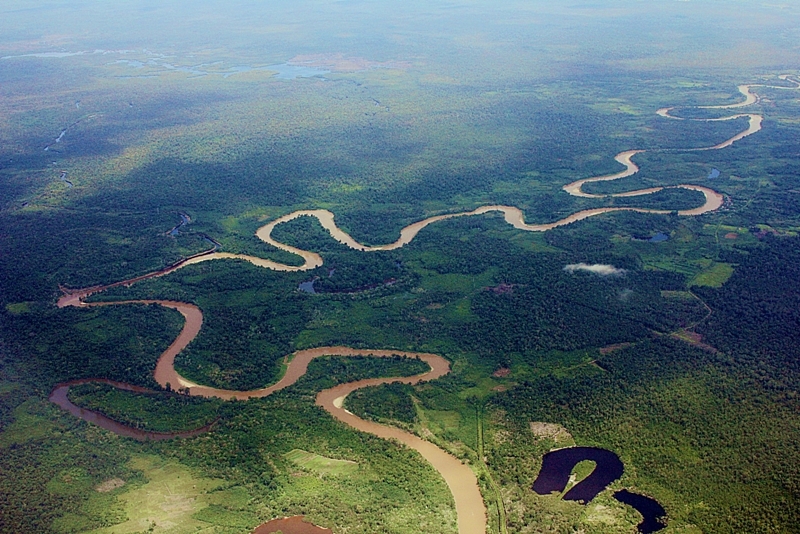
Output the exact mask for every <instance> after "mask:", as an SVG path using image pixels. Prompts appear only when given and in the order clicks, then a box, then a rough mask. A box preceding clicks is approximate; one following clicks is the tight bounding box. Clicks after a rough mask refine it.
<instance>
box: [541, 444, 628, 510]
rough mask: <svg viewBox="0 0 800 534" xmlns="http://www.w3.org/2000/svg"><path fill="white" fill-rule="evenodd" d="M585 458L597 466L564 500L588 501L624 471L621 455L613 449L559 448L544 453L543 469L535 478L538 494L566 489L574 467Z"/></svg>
mask: <svg viewBox="0 0 800 534" xmlns="http://www.w3.org/2000/svg"><path fill="white" fill-rule="evenodd" d="M584 460H590V461H593V462H595V463H596V464H597V466H596V467H595V470H594V471H592V472H591V474H589V476H588V477H586V478H585V479H583V480H582V481H580V482H578V483H577V484H576V485H575V486H573V488H572V489H570V490H569V491H568V492H567V493H566V495H564V499H565V500H568V501H581V502H583V503H588V502H589V501H591V500H592V499H594V498H595V497H597V494H598V493H600V492H601V491H603V490H604V489H606V486H608V485H609V484H611V483H612V482H614V481H615V480H617V479H618V478H619V477H621V476H622V473H623V472H624V471H625V467H624V466H623V465H622V461H620V459H619V456H617V455H616V454H614V453H613V452H611V451H607V450H605V449H599V448H596V447H570V448H567V449H559V450H557V451H551V452H548V453H547V454H545V455H544V458H543V459H542V469H541V471H539V476H538V477H536V480H535V481H534V482H533V491H535V492H536V493H538V494H539V495H548V494H550V493H553V492H559V493H560V492H562V491H564V489H565V488H566V487H567V483H568V482H569V476H570V474H571V473H572V470H573V469H574V468H575V466H576V465H578V464H579V463H580V462H582V461H584Z"/></svg>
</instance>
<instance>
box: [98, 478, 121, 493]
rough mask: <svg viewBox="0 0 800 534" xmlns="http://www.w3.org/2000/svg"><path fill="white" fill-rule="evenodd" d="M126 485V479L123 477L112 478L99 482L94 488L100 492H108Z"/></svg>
mask: <svg viewBox="0 0 800 534" xmlns="http://www.w3.org/2000/svg"><path fill="white" fill-rule="evenodd" d="M124 485H125V481H124V480H122V479H121V478H110V479H108V480H106V481H105V482H103V483H102V484H99V485H98V486H97V487H95V488H94V490H95V491H96V492H98V493H108V492H110V491H114V490H115V489H118V488H121V487H122V486H124Z"/></svg>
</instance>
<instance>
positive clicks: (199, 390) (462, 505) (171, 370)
mask: <svg viewBox="0 0 800 534" xmlns="http://www.w3.org/2000/svg"><path fill="white" fill-rule="evenodd" d="M780 79H781V80H783V81H784V82H787V83H791V84H793V86H792V87H788V86H767V85H763V84H761V85H740V86H739V87H738V89H739V92H740V93H741V94H742V95H743V96H744V97H745V99H744V101H742V102H739V103H736V104H728V105H719V106H704V107H703V108H704V109H734V108H743V107H746V106H749V105H751V104H754V103H757V102H758V101H759V96H758V95H757V94H756V93H754V92H753V91H752V88H753V87H769V88H774V89H798V88H800V82H798V81H797V80H795V79H793V78H791V77H790V76H789V75H784V76H780ZM673 110H674V108H662V109H659V110H658V111H657V113H658V115H659V116H661V117H664V118H665V119H672V120H693V121H704V122H716V121H723V120H733V119H738V118H745V117H746V118H748V127H747V129H746V130H744V131H742V132H740V133H738V134H736V135H735V136H733V137H731V138H730V139H727V140H726V141H723V142H722V143H719V144H717V145H714V146H711V147H703V148H688V149H680V150H671V152H679V151H680V152H694V151H706V150H721V149H724V148H726V147H729V146H731V145H733V144H734V143H736V142H737V141H740V140H741V139H744V138H745V137H747V136H749V135H752V134H754V133H756V132H758V131H759V130H761V127H762V120H763V117H762V116H761V115H758V114H752V113H741V114H736V115H732V116H729V117H723V118H716V119H681V118H680V117H677V116H675V115H673ZM643 152H645V151H644V150H626V151H624V152H621V153H619V154H617V155H616V157H615V158H614V159H615V160H616V161H617V162H619V163H621V164H622V165H623V166H625V170H623V171H621V172H619V173H615V174H610V175H604V176H595V177H592V178H585V179H582V180H578V181H575V182H572V183H570V184H567V185H565V186H564V187H563V189H564V191H566V192H567V193H569V194H570V195H573V196H579V197H584V198H604V197H633V196H640V195H647V194H652V193H655V192H657V191H661V190H662V189H664V187H654V188H649V189H641V190H636V191H629V192H626V193H617V194H612V195H594V194H590V193H586V192H584V191H583V189H582V188H583V185H584V184H587V183H591V182H599V181H610V180H618V179H621V178H625V177H628V176H632V175H634V174H636V173H637V172H638V171H639V167H638V166H637V165H636V164H635V163H634V162H633V157H634V156H635V155H636V154H640V153H643ZM672 187H674V188H680V189H688V190H693V191H699V192H701V193H703V195H704V197H705V202H704V203H703V205H702V206H699V207H697V208H694V209H689V210H681V211H678V215H682V216H698V215H702V214H704V213H709V212H712V211H716V210H718V209H719V208H720V207H722V205H723V200H724V199H723V196H722V195H721V194H720V193H718V192H716V191H714V190H713V189H710V188H708V187H703V186H699V185H693V184H681V185H676V186H672ZM495 211H498V212H501V213H503V216H504V218H505V221H506V222H507V223H508V224H510V225H512V226H513V227H514V228H517V229H519V230H523V231H528V232H544V231H547V230H551V229H553V228H557V227H559V226H564V225H567V224H571V223H573V222H576V221H580V220H583V219H586V218H588V217H593V216H596V215H601V214H604V213H611V212H615V211H635V212H640V213H657V214H666V213H670V211H669V210H657V209H649V208H636V207H607V208H595V209H587V210H582V211H579V212H577V213H574V214H572V215H570V216H568V217H566V218H564V219H561V220H558V221H555V222H553V223H548V224H527V223H525V217H524V214H523V213H522V211H521V210H520V209H519V208H516V207H513V206H495V205H492V206H482V207H479V208H477V209H475V210H473V211H468V212H461V213H451V214H445V215H436V216H433V217H429V218H427V219H424V220H421V221H418V222H416V223H413V224H410V225H409V226H406V227H405V228H403V229H402V230H401V231H400V238H399V239H398V240H397V241H395V242H394V243H390V244H387V245H380V246H373V247H369V246H366V245H362V244H361V243H359V242H357V241H356V240H355V239H353V238H352V237H351V236H350V235H349V234H347V233H346V232H344V231H343V230H342V229H340V228H339V227H338V226H336V223H335V222H334V215H333V213H331V212H330V211H327V210H300V211H295V212H293V213H290V214H288V215H284V216H283V217H280V218H278V219H276V220H274V221H272V222H270V223H268V224H266V225H264V226H262V227H261V228H259V229H258V231H257V232H256V235H257V236H258V237H259V238H260V239H261V240H262V241H264V242H265V243H267V244H269V245H272V246H275V247H276V248H279V249H281V250H284V251H287V252H291V253H293V254H297V255H299V256H301V257H302V258H303V260H304V261H303V264H302V265H300V266H290V265H285V264H282V263H277V262H274V261H272V260H266V259H263V258H258V257H254V256H246V255H242V254H230V253H225V252H216V247H215V248H214V249H212V250H209V251H207V252H205V253H201V254H197V255H195V256H192V257H190V258H187V259H186V260H183V261H181V262H178V263H176V264H174V265H172V266H170V267H168V268H166V269H163V270H161V271H156V272H153V273H149V274H145V275H141V276H137V277H135V278H131V279H129V280H125V281H121V282H117V283H114V284H109V285H106V286H95V287H89V288H84V289H78V290H66V289H65V290H64V293H65V294H64V296H63V297H62V298H61V299H59V301H58V306H59V307H64V306H81V307H83V306H108V305H119V304H134V303H141V304H159V305H161V306H166V307H169V308H173V309H176V310H178V311H179V312H180V313H181V314H182V315H183V316H184V318H185V320H186V322H185V324H184V327H183V329H182V330H181V332H180V334H179V335H178V337H177V338H176V339H175V341H173V343H172V344H171V345H170V346H169V348H168V349H167V350H166V351H165V352H164V353H163V354H162V355H161V357H160V358H159V360H158V363H157V365H156V369H155V379H156V381H157V382H158V383H159V384H160V385H161V386H163V387H166V385H167V384H170V385H171V386H172V387H173V388H178V387H180V388H188V393H189V394H190V395H197V396H204V397H221V398H223V399H233V398H236V399H247V398H250V397H264V396H267V395H270V394H271V393H273V392H275V391H278V390H280V389H283V388H285V387H288V386H290V385H291V384H293V383H294V382H296V381H297V380H298V379H299V378H300V377H301V376H302V375H303V374H305V372H306V369H307V367H308V363H309V362H310V361H311V360H313V359H314V358H317V357H320V356H373V357H387V356H391V355H394V354H397V355H401V356H410V357H418V358H420V359H422V360H423V361H425V362H426V363H427V364H428V365H429V366H430V368H431V370H430V371H428V372H427V373H423V374H421V375H416V376H411V377H399V378H379V379H369V380H359V381H357V382H350V383H347V384H340V385H338V386H336V387H334V388H331V389H327V390H324V391H321V392H320V393H319V394H318V395H317V399H316V403H317V405H319V406H321V407H322V408H324V409H325V410H326V411H327V412H328V413H330V414H331V415H332V416H333V417H335V418H336V419H338V420H339V421H342V422H343V423H345V424H347V425H349V426H351V427H353V428H355V429H357V430H361V431H363V432H369V433H371V434H374V435H376V436H378V437H381V438H384V439H395V440H397V441H400V442H402V443H404V444H405V445H407V446H409V447H411V448H412V449H414V450H416V451H417V452H419V453H420V454H421V455H422V456H423V457H424V458H425V459H426V460H427V461H428V462H430V463H431V465H432V466H433V467H434V468H435V469H436V470H437V471H438V472H439V473H440V474H441V475H442V477H443V478H444V480H445V482H446V483H447V485H448V487H449V488H450V491H451V492H452V494H453V498H454V500H455V504H456V512H457V515H458V532H459V534H485V532H486V508H485V506H484V502H483V498H482V497H481V494H480V490H479V487H478V481H477V478H476V476H475V473H474V472H473V471H472V469H471V468H470V467H468V466H466V465H464V464H462V463H461V461H459V460H458V459H457V458H455V457H454V456H452V455H450V454H449V453H447V452H445V451H443V450H441V449H439V448H438V447H437V446H435V445H433V444H432V443H430V442H428V441H425V440H423V439H421V438H419V437H417V436H415V435H413V434H411V433H408V432H405V431H403V430H400V429H399V428H395V427H390V426H384V425H379V424H377V423H372V422H369V421H365V420H363V419H360V418H359V417H356V416H355V415H353V414H352V413H350V412H348V411H347V410H345V409H344V408H343V401H344V398H345V397H346V396H347V395H348V394H349V393H351V392H353V391H355V390H356V389H359V388H363V387H367V386H372V385H378V384H386V383H390V382H404V383H407V384H416V383H419V382H423V381H428V380H435V379H437V378H439V377H441V376H443V375H445V374H447V373H448V372H449V371H450V364H449V362H448V361H447V360H445V359H444V358H442V357H441V356H438V355H436V354H425V353H414V352H404V351H395V350H377V349H376V350H371V349H370V350H362V349H354V348H350V347H318V348H313V349H306V350H302V351H298V352H296V353H295V355H294V359H293V360H292V361H291V363H290V365H289V367H288V369H287V372H286V374H285V376H284V377H283V378H282V379H281V380H280V381H279V382H277V383H276V384H273V385H272V386H269V387H265V388H262V389H257V390H253V391H230V390H222V389H216V388H211V387H207V386H202V385H199V384H195V383H192V382H190V381H188V380H186V379H185V378H183V377H181V376H180V375H179V374H178V372H177V371H176V370H175V367H174V360H175V356H176V355H177V354H178V353H180V352H181V351H182V350H183V349H184V348H185V347H186V346H187V345H188V344H189V343H190V342H191V341H192V340H193V339H194V338H195V337H196V336H197V334H198V333H199V332H200V328H201V326H202V323H203V314H202V312H201V311H200V309H199V308H198V307H197V306H194V305H192V304H188V303H183V302H174V301H166V300H130V301H119V302H103V303H86V302H84V299H85V298H87V297H89V296H90V295H92V294H95V293H99V292H101V291H104V290H106V289H109V288H111V287H118V286H122V285H131V284H133V283H136V282H139V281H141V280H146V279H148V278H153V277H157V276H164V275H166V274H169V273H171V272H173V271H175V270H177V269H180V268H182V267H185V266H187V265H192V264H195V263H200V262H204V261H210V260H217V259H240V260H245V261H248V262H250V263H252V264H254V265H256V266H259V267H264V268H267V269H273V270H276V271H305V270H310V269H314V268H316V267H319V266H321V265H322V263H323V260H322V257H321V256H320V255H319V254H317V253H316V252H311V251H305V250H301V249H298V248H295V247H292V246H290V245H287V244H284V243H280V242H278V241H276V240H275V239H273V238H272V230H273V229H274V228H275V227H276V226H278V225H279V224H282V223H285V222H288V221H291V220H293V219H296V218H297V217H302V216H310V217H315V218H316V219H317V220H318V221H319V222H320V224H321V225H322V226H323V228H325V229H326V230H327V231H328V232H329V233H330V234H331V236H332V237H333V238H334V239H336V240H337V241H339V242H341V243H343V244H345V245H347V246H348V247H350V248H353V249H356V250H361V251H364V252H369V251H376V250H395V249H398V248H401V247H403V246H405V245H407V244H408V243H410V242H411V241H412V240H413V239H414V237H416V235H417V234H418V233H419V232H420V231H421V230H422V229H423V228H425V227H426V226H428V225H429V224H433V223H435V222H438V221H442V220H445V219H451V218H455V217H468V216H473V215H483V214H485V213H489V212H495ZM87 381H92V380H90V379H87V380H86V381H81V382H87ZM103 382H105V383H107V384H111V385H113V386H115V387H120V388H123V389H131V388H133V386H128V385H126V384H120V383H115V382H111V381H103ZM74 383H75V382H72V383H69V384H61V385H59V386H57V387H56V389H55V390H54V391H53V393H52V394H51V400H53V401H54V402H57V403H58V404H59V405H60V406H62V407H63V408H65V409H67V410H69V411H70V413H72V414H74V415H76V416H77V417H81V418H83V419H86V420H88V421H92V422H97V423H98V424H101V423H100V421H101V420H102V418H103V417H104V416H102V415H101V414H97V413H95V412H91V411H88V410H81V409H80V408H79V407H77V406H75V405H72V404H71V403H70V402H69V400H68V399H67V398H66V394H67V391H68V389H69V385H70V384H74ZM98 416H99V417H98ZM105 419H108V418H105ZM109 421H110V420H109ZM112 423H113V422H112ZM116 425H117V426H113V425H110V424H101V426H104V427H105V428H108V429H109V430H111V431H113V432H117V433H119V434H121V435H128V436H130V434H129V433H127V434H126V432H125V430H124V429H125V428H126V427H124V425H119V423H116ZM205 430H207V428H203V429H198V430H197V431H196V432H199V431H205ZM151 434H152V435H151V436H150V438H151V439H160V438H159V437H158V436H157V435H155V434H154V433H151ZM184 434H185V433H184ZM184 434H172V435H167V434H164V435H163V437H175V436H177V435H184ZM189 435H191V433H189ZM130 437H137V436H130ZM163 437H162V438H161V439H163ZM187 437H188V435H187ZM139 438H140V439H141V437H139Z"/></svg>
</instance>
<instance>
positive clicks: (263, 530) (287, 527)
mask: <svg viewBox="0 0 800 534" xmlns="http://www.w3.org/2000/svg"><path fill="white" fill-rule="evenodd" d="M275 532H282V533H283V534H333V531H332V530H331V529H329V528H323V527H318V526H317V525H315V524H313V523H308V522H306V521H305V520H304V518H303V516H302V515H296V516H294V517H284V518H283V519H273V520H272V521H267V522H266V523H264V524H263V525H259V526H258V527H256V529H255V530H254V531H253V533H252V534H274V533H275Z"/></svg>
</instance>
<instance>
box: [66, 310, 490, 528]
mask: <svg viewBox="0 0 800 534" xmlns="http://www.w3.org/2000/svg"><path fill="white" fill-rule="evenodd" d="M68 297H71V295H69V296H68ZM121 304H158V305H161V306H165V307H167V308H172V309H175V310H178V311H179V312H180V313H181V314H182V315H183V317H184V319H185V322H184V326H183V329H181V332H180V334H178V337H177V338H176V339H175V341H173V342H172V344H171V345H170V346H169V347H168V348H167V350H165V351H164V352H163V353H162V354H161V356H160V357H159V359H158V362H157V363H156V370H155V373H154V376H155V380H156V382H158V383H159V385H161V386H162V387H164V388H167V387H168V386H169V388H175V387H179V388H182V389H183V390H184V391H186V393H187V394H189V395H193V396H201V397H219V398H222V399H226V400H231V399H241V400H244V399H249V398H255V397H266V396H268V395H271V394H272V393H274V392H276V391H279V390H281V389H284V388H286V387H289V386H291V385H292V384H294V383H295V382H297V380H298V379H300V377H302V376H303V375H304V374H305V373H306V371H307V370H308V364H309V363H310V362H311V361H312V360H313V359H314V358H319V357H323V356H371V357H377V358H388V357H392V356H395V355H397V356H405V357H409V358H418V359H420V360H422V361H424V362H425V363H427V364H428V366H429V367H430V370H429V371H427V372H425V373H422V374H419V375H414V376H409V377H390V378H372V379H366V380H359V381H356V382H349V383H346V384H340V385H338V386H336V387H333V388H330V389H326V390H323V391H321V392H320V393H319V394H318V395H317V398H316V404H317V405H318V406H320V407H322V408H323V409H324V410H325V411H327V412H328V413H329V414H331V415H332V416H333V417H335V418H336V419H338V420H339V421H341V422H343V423H345V424H347V425H349V426H351V427H353V428H355V429H357V430H360V431H362V432H368V433H370V434H373V435H375V436H378V437H380V438H383V439H395V440H397V441H399V442H401V443H404V444H405V445H407V446H409V447H411V448H412V449H414V450H416V451H417V452H419V453H420V454H421V455H422V457H423V458H425V460H427V461H428V462H429V463H430V464H431V465H432V466H433V467H434V469H436V470H437V471H438V472H439V473H440V474H441V475H442V478H444V480H445V482H446V483H447V486H448V487H449V489H450V492H451V493H452V495H453V499H454V501H455V505H456V513H457V520H458V532H459V533H460V534H484V533H485V531H486V508H485V506H484V503H483V497H482V496H481V493H480V489H479V487H478V480H477V478H476V476H475V473H473V471H472V469H470V468H469V467H468V466H466V465H464V464H463V463H461V461H460V460H458V459H457V458H456V457H454V456H452V455H450V454H449V453H447V452H445V451H443V450H442V449H440V448H439V447H437V446H436V445H434V444H432V443H430V442H428V441H425V440H422V439H420V438H418V437H417V436H415V435H413V434H410V433H408V432H405V431H403V430H400V429H399V428H395V427H389V426H384V425H379V424H377V423H372V422H369V421H365V420H363V419H361V418H359V417H356V416H355V415H353V414H352V413H350V412H348V411H347V410H345V409H344V408H343V401H344V398H345V397H346V396H347V395H348V394H350V393H352V392H353V391H355V390H357V389H360V388H364V387H369V386H377V385H381V384H389V383H396V382H400V383H404V384H417V383H419V382H425V381H428V380H435V379H437V378H440V377H442V376H444V375H446V374H447V373H449V372H450V363H449V362H448V361H447V360H445V359H444V358H442V357H441V356H439V355H437V354H429V353H423V352H406V351H397V350H370V349H355V348H351V347H318V348H313V349H306V350H300V351H297V352H295V353H293V358H292V359H291V362H290V363H289V365H288V367H287V370H286V373H285V374H284V376H283V377H282V378H281V379H280V380H279V381H278V382H276V383H275V384H273V385H272V386H269V387H266V388H261V389H256V390H252V391H233V390H226V389H218V388H212V387H208V386H201V385H198V384H195V383H193V382H190V381H188V380H186V379H185V378H183V377H182V376H181V375H180V374H179V373H178V372H177V371H176V370H175V367H174V363H175V356H176V355H177V354H178V353H180V351H182V350H183V349H184V348H185V347H186V346H187V345H188V344H189V343H190V342H191V341H192V340H193V339H194V338H195V337H196V336H197V334H198V333H200V329H201V327H202V324H203V313H202V312H201V311H200V308H198V307H197V306H195V305H193V304H188V303H183V302H174V301H168V300H128V301H118V302H97V303H84V302H82V301H80V300H75V299H73V298H66V299H62V300H61V301H59V305H60V306H80V307H95V306H109V305H121ZM92 381H93V380H88V379H87V380H82V381H76V382H72V383H65V384H60V385H59V386H57V387H56V389H54V390H53V393H51V395H50V400H51V401H53V402H55V403H56V404H58V405H59V406H61V407H62V408H64V409H65V410H68V411H69V412H70V413H72V414H73V415H75V416H77V417H80V418H81V419H84V420H86V421H90V422H93V423H97V424H99V425H100V426H102V427H103V428H107V429H108V430H111V431H113V432H116V433H118V434H120V435H124V436H128V437H133V438H136V439H169V438H170V437H191V436H192V435H197V434H199V433H201V432H203V431H205V430H208V427H204V428H202V429H198V430H196V431H190V432H189V433H174V434H173V435H169V434H166V433H165V434H158V435H155V433H144V432H142V431H138V432H137V431H136V430H135V429H132V428H130V427H126V426H125V425H121V424H120V423H117V422H114V421H112V420H110V419H109V418H107V417H105V416H102V414H98V413H97V412H93V411H91V410H83V409H81V408H80V407H78V406H75V405H74V404H72V403H71V402H70V401H69V399H68V398H67V393H68V391H69V386H70V385H72V384H77V383H88V382H92ZM100 382H103V383H106V384H110V385H112V386H115V387H117V385H118V384H119V385H121V386H123V387H122V389H129V390H133V391H136V390H138V388H134V387H133V386H128V385H127V384H120V383H117V382H111V381H106V380H102V381H100ZM98 416H99V417H98ZM187 434H188V435H187Z"/></svg>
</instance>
